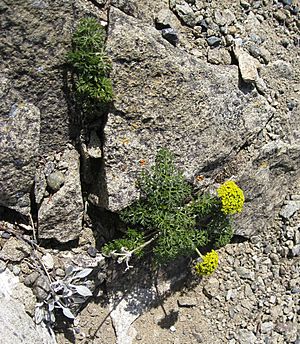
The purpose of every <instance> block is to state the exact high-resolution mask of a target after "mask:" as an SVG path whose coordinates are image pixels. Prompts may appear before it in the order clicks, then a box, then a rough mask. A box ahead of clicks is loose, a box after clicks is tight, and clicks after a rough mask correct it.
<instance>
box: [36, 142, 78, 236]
mask: <svg viewBox="0 0 300 344" xmlns="http://www.w3.org/2000/svg"><path fill="white" fill-rule="evenodd" d="M61 161H62V162H64V163H66V164H67V171H66V172H65V181H64V184H63V186H61V188H60V189H59V190H58V191H57V192H55V193H54V194H52V195H50V197H48V198H44V200H43V202H42V204H41V207H40V209H39V212H38V218H39V227H38V233H39V238H41V239H50V238H55V239H56V240H58V241H60V242H67V241H70V240H74V239H77V238H78V236H79V235H80V232H81V226H82V215H83V200H82V195H81V183H80V171H79V154H78V153H77V152H76V151H75V150H74V149H68V150H66V151H65V152H64V153H63V155H62V158H61Z"/></svg>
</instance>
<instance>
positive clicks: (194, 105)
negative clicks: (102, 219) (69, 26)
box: [105, 8, 273, 211]
mask: <svg viewBox="0 0 300 344" xmlns="http://www.w3.org/2000/svg"><path fill="white" fill-rule="evenodd" d="M110 23H111V25H110V29H109V37H108V42H107V44H108V51H109V53H110V55H111V57H112V59H113V75H112V78H113V83H114V87H115V94H116V101H115V104H114V105H115V111H114V112H113V113H111V114H110V115H109V118H108V122H107V125H106V128H105V134H106V144H105V159H106V176H107V187H108V196H109V208H110V209H111V210H113V211H117V210H119V209H121V208H123V207H125V206H127V205H128V204H129V203H131V202H132V201H133V200H134V199H135V198H137V197H138V192H137V190H136V188H135V178H136V175H137V173H138V172H139V171H140V170H141V166H140V163H139V162H140V160H142V159H143V160H145V161H146V165H147V164H149V163H151V162H153V158H154V156H155V154H156V152H157V150H158V149H159V148H161V147H166V148H168V149H170V150H171V151H173V152H174V154H175V155H176V162H177V163H178V166H179V167H181V168H182V169H183V171H184V173H185V175H186V177H187V178H188V179H189V180H191V181H193V180H194V178H195V177H196V176H197V175H198V174H200V173H202V172H203V171H208V170H212V169H214V168H216V167H218V166H220V165H221V164H222V163H223V162H224V161H226V160H227V159H228V158H229V156H230V155H231V154H233V153H234V152H235V151H238V150H239V149H240V147H242V146H243V145H244V144H245V143H246V142H251V139H253V138H254V137H255V135H256V134H257V133H258V132H259V131H261V130H262V128H263V127H264V126H265V125H266V123H267V121H268V120H269V119H270V118H271V116H272V114H273V110H272V108H271V107H270V106H269V105H268V103H267V101H266V100H265V98H263V97H262V96H260V95H258V94H257V93H256V92H245V91H244V92H243V90H241V89H239V86H238V85H239V80H238V78H239V75H238V69H237V67H236V66H222V67H215V66H214V67H213V68H212V67H211V66H210V65H209V64H207V63H204V62H202V61H200V60H198V59H196V58H194V57H193V56H191V55H189V54H187V53H185V52H184V51H181V50H179V49H176V48H175V47H173V46H172V45H171V44H170V43H168V42H167V41H166V40H164V39H162V37H161V35H160V33H159V32H158V31H157V30H155V29H154V28H153V27H150V26H147V25H145V23H143V22H142V21H139V20H136V19H133V18H131V17H129V16H127V15H125V14H124V13H122V12H120V11H119V10H117V9H114V8H111V11H110Z"/></svg>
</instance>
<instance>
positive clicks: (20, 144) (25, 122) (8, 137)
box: [0, 78, 40, 215]
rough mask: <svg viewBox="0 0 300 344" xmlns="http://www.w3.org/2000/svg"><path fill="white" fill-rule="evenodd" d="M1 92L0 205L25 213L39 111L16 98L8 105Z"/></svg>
mask: <svg viewBox="0 0 300 344" xmlns="http://www.w3.org/2000/svg"><path fill="white" fill-rule="evenodd" d="M0 82H2V85H1V86H3V84H4V85H5V86H6V87H8V84H7V83H8V80H7V79H5V78H2V79H1V80H0ZM2 90H3V89H2ZM3 91H4V92H3V93H2V94H0V99H1V106H0V111H1V110H2V111H3V112H2V111H1V112H2V113H3V115H2V116H1V117H0V146H1V151H0V161H1V169H0V205H2V206H6V207H10V208H12V209H15V210H17V211H19V212H21V213H22V214H24V215H27V214H29V212H30V198H29V193H30V190H31V188H32V186H33V180H34V175H35V165H36V162H37V156H38V149H39V139H40V111H39V109H38V108H37V107H36V106H34V105H33V104H30V103H26V102H24V101H23V102H22V101H21V99H20V98H19V99H18V100H16V103H14V104H11V106H10V105H8V104H7V103H6V101H7V99H6V100H4V99H3V98H4V97H6V96H7V95H6V94H5V90H3ZM1 95H2V97H3V98H2V97H1ZM5 103H6V104H7V105H8V107H9V106H10V108H9V110H8V108H7V109H5Z"/></svg>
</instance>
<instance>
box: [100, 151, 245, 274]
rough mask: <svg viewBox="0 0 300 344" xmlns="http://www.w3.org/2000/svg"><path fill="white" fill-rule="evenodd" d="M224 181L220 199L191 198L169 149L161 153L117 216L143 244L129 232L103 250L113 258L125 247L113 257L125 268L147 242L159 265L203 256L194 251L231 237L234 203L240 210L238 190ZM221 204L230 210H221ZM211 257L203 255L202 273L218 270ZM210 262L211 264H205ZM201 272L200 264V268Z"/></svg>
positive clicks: (225, 240) (226, 240)
mask: <svg viewBox="0 0 300 344" xmlns="http://www.w3.org/2000/svg"><path fill="white" fill-rule="evenodd" d="M226 183H227V184H226ZM226 183H225V184H223V185H226V187H225V191H224V190H223V189H224V188H222V186H221V187H220V188H219V189H218V191H220V190H221V191H220V197H216V196H212V195H209V194H203V195H199V196H195V195H194V194H193V189H192V187H191V185H189V184H188V183H187V181H186V180H185V179H184V177H183V175H182V174H181V173H180V172H179V171H178V170H177V169H176V168H175V165H174V162H173V156H172V154H171V153H170V152H169V151H168V150H165V149H162V150H160V151H159V152H158V154H157V156H156V159H155V164H154V166H152V167H151V168H150V169H149V170H147V171H144V172H143V173H142V174H141V177H140V178H139V180H138V187H139V189H140V191H141V198H140V199H139V200H138V201H136V202H135V203H133V204H132V205H131V206H129V207H127V208H126V209H124V210H122V211H121V213H120V218H121V220H122V221H123V222H125V223H126V224H127V225H128V226H130V228H135V230H136V234H135V235H137V234H138V233H140V235H141V238H147V241H145V240H144V241H142V240H135V239H134V240H133V237H132V230H128V232H127V234H126V235H125V237H124V238H122V239H117V240H115V241H113V243H109V244H107V245H106V246H105V249H104V252H105V253H106V254H109V252H113V253H114V254H116V252H118V251H120V250H121V251H122V248H124V247H125V246H126V247H127V250H124V249H123V252H119V254H118V255H117V256H118V257H120V256H121V257H123V258H124V259H122V260H125V261H126V262H127V268H128V260H129V258H130V257H131V256H132V254H133V253H135V254H136V252H137V250H140V249H143V248H144V247H145V246H147V245H148V244H150V243H151V244H152V253H153V256H154V259H155V261H156V262H157V263H159V264H165V263H167V262H169V261H171V260H174V259H175V258H177V257H179V256H191V255H193V253H194V252H195V251H196V252H197V253H198V255H199V256H200V257H202V256H201V253H200V252H199V250H198V248H201V247H205V246H207V245H211V246H213V247H215V248H219V247H222V246H224V245H226V244H228V243H229V242H230V240H231V238H232V236H233V228H232V221H231V216H230V215H231V213H232V211H233V208H234V205H235V210H240V207H241V196H240V192H242V191H241V189H239V188H238V187H237V185H236V184H235V183H234V185H232V183H233V182H230V184H229V186H230V190H229V191H232V190H233V192H231V193H230V192H228V182H226ZM237 188H238V189H237ZM229 194H230V195H229ZM232 195H233V196H232ZM236 195H237V196H236ZM231 196H232V197H233V199H234V200H232V199H231V198H230V197H231ZM223 200H226V202H227V203H226V204H229V206H230V210H231V211H229V212H227V213H225V212H224V202H223ZM213 257H214V259H212V258H213ZM215 257H217V253H216V252H215V251H212V253H211V255H207V258H205V257H204V258H203V261H204V262H205V264H204V263H203V264H204V265H203V264H202V265H201V266H203V268H202V267H201V269H202V270H203V271H204V270H205V269H204V266H210V268H211V267H212V266H215V267H216V259H215ZM209 259H210V260H209ZM209 261H210V262H212V263H209V264H208V263H207V262H209ZM207 264H208V265H207ZM201 269H200V265H199V268H198V270H199V271H200V270H201ZM202 270H201V271H202ZM199 273H200V272H199ZM203 273H204V272H203Z"/></svg>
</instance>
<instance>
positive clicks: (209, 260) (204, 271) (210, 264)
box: [194, 250, 219, 276]
mask: <svg viewBox="0 0 300 344" xmlns="http://www.w3.org/2000/svg"><path fill="white" fill-rule="evenodd" d="M218 262H219V256H218V253H217V252H216V251H215V250H211V252H209V253H207V254H206V255H205V256H204V257H203V260H202V262H199V263H197V264H196V265H195V267H194V268H195V272H196V273H197V274H198V275H200V276H208V275H211V274H212V273H213V272H214V271H215V270H216V268H217V267H218Z"/></svg>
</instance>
